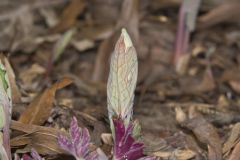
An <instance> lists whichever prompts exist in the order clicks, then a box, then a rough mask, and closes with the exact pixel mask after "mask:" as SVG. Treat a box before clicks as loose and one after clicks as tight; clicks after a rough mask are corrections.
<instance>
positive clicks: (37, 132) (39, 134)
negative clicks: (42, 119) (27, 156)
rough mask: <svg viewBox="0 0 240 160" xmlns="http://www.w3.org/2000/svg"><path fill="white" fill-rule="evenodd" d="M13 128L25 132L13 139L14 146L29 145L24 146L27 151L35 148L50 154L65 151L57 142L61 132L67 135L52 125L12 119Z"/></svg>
mask: <svg viewBox="0 0 240 160" xmlns="http://www.w3.org/2000/svg"><path fill="white" fill-rule="evenodd" d="M11 129H13V130H17V131H21V132H24V133H25V134H24V135H20V136H17V137H14V138H12V139H11V146H12V147H20V146H23V145H27V146H26V147H25V148H24V150H25V151H30V150H31V148H35V149H36V150H37V151H38V152H39V153H40V154H48V155H56V154H59V153H64V152H63V150H62V149H61V148H60V147H59V145H58V143H57V137H58V136H59V135H60V134H63V135H67V133H66V132H64V131H61V130H58V129H54V128H50V127H43V126H37V125H29V124H24V123H21V122H18V121H12V123H11Z"/></svg>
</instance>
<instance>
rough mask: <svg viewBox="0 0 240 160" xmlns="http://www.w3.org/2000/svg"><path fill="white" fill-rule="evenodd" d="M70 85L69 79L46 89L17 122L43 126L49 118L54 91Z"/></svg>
mask: <svg viewBox="0 0 240 160" xmlns="http://www.w3.org/2000/svg"><path fill="white" fill-rule="evenodd" d="M71 83H72V80H71V79H69V78H64V79H62V80H61V81H59V82H57V83H55V84H53V85H52V86H51V87H49V88H47V89H46V90H45V91H44V92H43V93H42V94H40V95H38V96H37V97H35V98H34V100H33V101H32V103H30V105H29V106H28V107H27V109H26V110H25V111H24V112H23V113H22V115H21V116H20V118H19V121H20V122H22V123H26V124H38V125H41V124H43V123H44V122H45V121H46V120H47V119H48V117H49V116H50V113H51V110H52V107H53V101H54V98H55V93H56V91H57V90H58V89H61V88H63V87H65V86H67V85H69V84H71Z"/></svg>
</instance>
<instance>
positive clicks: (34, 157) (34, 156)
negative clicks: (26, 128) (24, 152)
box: [31, 149, 42, 160]
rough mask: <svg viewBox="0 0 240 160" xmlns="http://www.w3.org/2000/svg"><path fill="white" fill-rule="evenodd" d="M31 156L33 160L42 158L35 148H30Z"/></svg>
mask: <svg viewBox="0 0 240 160" xmlns="http://www.w3.org/2000/svg"><path fill="white" fill-rule="evenodd" d="M31 156H32V157H33V159H34V160H42V157H41V156H40V155H39V154H38V152H37V151H36V150H35V149H32V150H31Z"/></svg>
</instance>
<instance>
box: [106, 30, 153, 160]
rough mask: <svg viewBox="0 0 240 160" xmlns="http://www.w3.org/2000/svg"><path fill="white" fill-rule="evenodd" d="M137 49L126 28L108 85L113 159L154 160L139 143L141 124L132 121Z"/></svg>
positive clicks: (116, 53)
mask: <svg viewBox="0 0 240 160" xmlns="http://www.w3.org/2000/svg"><path fill="white" fill-rule="evenodd" d="M137 74H138V62H137V54H136V50H135V48H134V47H133V44H132V41H131V39H130V37H129V35H128V33H127V31H126V30H125V29H122V33H121V35H120V38H119V39H118V41H117V43H116V46H115V50H114V52H113V54H112V57H111V63H110V73H109V78H108V83H107V100H108V116H109V120H110V125H111V130H112V135H113V139H114V148H113V159H114V160H126V159H127V160H137V159H145V160H153V159H155V158H154V157H145V156H144V153H143V148H144V146H143V143H142V142H139V141H138V139H139V137H140V125H139V124H138V123H137V122H136V121H132V113H133V100H134V90H135V88H136V83H137Z"/></svg>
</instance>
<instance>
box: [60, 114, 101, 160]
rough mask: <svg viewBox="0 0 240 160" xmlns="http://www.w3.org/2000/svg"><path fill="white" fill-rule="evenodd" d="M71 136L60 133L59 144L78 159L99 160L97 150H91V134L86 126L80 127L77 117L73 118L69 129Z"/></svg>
mask: <svg viewBox="0 0 240 160" xmlns="http://www.w3.org/2000/svg"><path fill="white" fill-rule="evenodd" d="M69 134H70V137H65V136H63V135H60V136H59V137H58V143H59V146H60V147H61V148H62V149H64V150H65V151H67V152H68V153H70V154H71V155H73V156H74V157H75V158H76V160H97V159H98V154H97V152H95V151H94V152H90V151H89V145H90V135H89V132H88V130H87V129H86V128H83V129H82V128H80V127H79V126H78V123H77V119H76V117H73V120H72V122H71V125H70V129H69Z"/></svg>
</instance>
